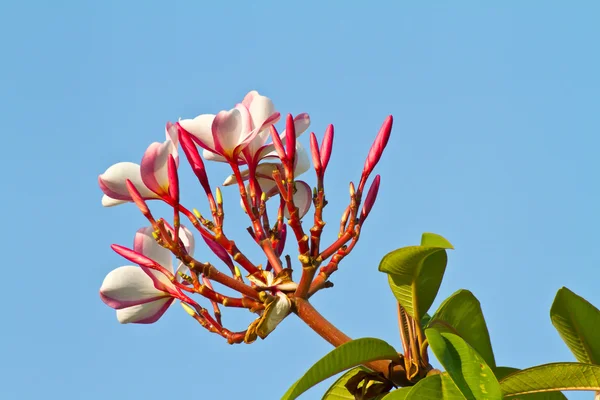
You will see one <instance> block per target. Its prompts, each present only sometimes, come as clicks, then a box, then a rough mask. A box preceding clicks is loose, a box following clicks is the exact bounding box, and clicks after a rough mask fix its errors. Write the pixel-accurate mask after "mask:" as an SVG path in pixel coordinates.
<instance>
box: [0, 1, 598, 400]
mask: <svg viewBox="0 0 600 400" xmlns="http://www.w3.org/2000/svg"><path fill="white" fill-rule="evenodd" d="M253 3H254V4H250V2H241V1H237V2H236V1H232V2H226V3H221V2H210V3H207V2H192V1H189V2H181V1H179V2H175V1H174V2H169V3H168V5H167V2H158V1H149V2H117V1H103V2H75V1H53V2H42V1H37V2H35V1H30V2H5V3H3V4H2V5H1V6H0V13H1V14H2V15H3V22H2V24H0V37H1V39H0V42H1V44H2V53H3V56H4V57H3V62H2V63H1V64H0V107H1V109H2V112H1V113H0V121H1V123H2V127H3V129H4V130H5V132H6V133H7V134H6V137H5V139H4V143H5V147H4V148H5V149H6V150H5V152H4V155H3V156H2V157H1V158H0V165H1V166H2V168H3V170H4V171H6V172H5V173H4V179H5V181H4V182H5V183H4V185H3V187H4V188H5V189H4V193H5V195H4V196H3V201H2V211H3V220H4V224H5V225H4V226H5V230H4V232H3V234H2V238H3V243H4V245H3V248H4V262H3V264H4V265H3V268H4V271H5V275H4V276H5V278H4V285H3V290H2V300H3V303H4V304H5V307H4V311H3V316H2V318H3V323H2V327H3V328H2V339H3V340H2V343H1V344H0V360H2V361H1V362H0V398H2V399H25V400H28V399H39V398H40V397H43V398H46V399H86V400H94V399H106V398H111V399H145V400H153V399H162V398H166V397H167V396H168V398H170V399H176V398H195V399H200V398H204V399H208V398H227V399H233V398H241V397H242V396H243V397H244V398H249V399H263V398H266V399H276V398H278V396H280V395H281V394H283V392H284V391H285V390H286V388H287V387H288V386H289V385H290V384H291V383H293V381H294V380H295V379H297V378H298V377H299V376H300V375H301V374H302V372H303V371H304V370H305V369H306V368H308V367H309V366H310V365H311V364H312V363H313V362H314V361H316V360H317V359H318V358H320V357H321V356H322V355H323V354H324V353H325V352H326V351H328V350H329V349H330V347H329V345H328V344H327V343H325V342H324V341H322V339H320V338H319V337H317V335H316V334H314V333H313V332H312V331H311V330H310V329H309V328H307V327H306V326H305V325H304V324H303V323H302V322H300V321H299V320H298V319H297V318H295V317H290V318H289V319H288V320H286V321H285V323H284V324H282V325H281V326H280V327H279V328H278V329H277V330H276V331H275V332H274V333H273V334H272V335H271V336H270V337H269V338H268V340H266V341H259V342H257V343H255V344H253V345H250V346H247V345H237V346H229V345H226V344H225V343H224V342H223V340H222V339H220V338H219V337H217V336H216V335H212V334H209V333H207V332H206V331H204V330H203V329H202V328H200V327H199V326H198V325H197V324H196V323H195V321H193V320H192V319H191V318H189V317H188V316H187V315H186V314H185V313H183V312H182V311H181V310H180V309H179V308H178V307H174V308H173V309H172V310H170V311H169V312H168V313H167V314H166V315H165V316H164V317H163V318H162V319H161V320H160V321H159V322H158V323H156V324H154V325H150V326H133V325H125V326H124V325H120V324H118V323H117V321H116V319H115V315H114V311H113V310H111V309H110V308H108V307H106V306H105V305H104V304H103V303H102V302H101V301H100V299H99V297H98V289H99V287H100V284H101V282H102V280H103V278H104V276H105V275H106V274H107V273H108V272H109V271H110V270H112V269H114V268H116V267H118V266H120V265H125V264H127V262H126V261H124V260H122V259H120V258H119V256H117V255H116V254H114V253H113V252H112V251H111V250H110V248H109V245H110V244H111V243H121V244H124V245H130V244H131V243H132V240H133V234H134V232H135V230H136V229H137V228H139V227H140V226H142V225H143V224H144V220H143V218H142V217H141V216H140V215H139V213H138V212H137V210H136V209H135V208H134V207H133V206H131V205H125V206H120V207H117V208H112V209H103V208H102V207H101V205H100V198H101V192H100V190H99V189H98V187H97V176H98V174H100V173H102V172H104V170H105V169H106V168H107V167H108V166H110V165H111V164H113V163H116V162H119V161H133V162H139V160H140V159H141V156H142V153H143V151H144V150H145V148H146V146H147V145H148V144H149V143H151V142H154V141H160V140H162V139H163V135H164V130H163V129H164V123H165V122H166V121H169V120H171V121H174V120H177V119H178V118H179V117H194V116H196V115H197V114H201V113H213V112H216V111H219V110H221V109H226V108H230V107H232V106H233V105H234V103H235V102H237V101H239V100H241V98H242V97H243V96H244V94H245V93H246V92H248V91H249V90H252V89H257V90H259V91H260V92H261V93H262V94H265V95H267V96H269V97H271V98H272V99H273V100H274V101H275V104H276V106H277V108H278V110H280V111H281V112H291V113H294V114H297V113H299V112H304V111H305V112H308V113H310V115H311V118H312V126H311V129H312V130H314V131H315V132H316V133H317V135H318V137H319V138H320V137H322V134H323V132H324V129H325V127H326V126H327V124H329V123H333V124H334V125H335V128H336V140H335V145H334V150H333V158H332V161H331V163H330V167H329V175H328V178H327V179H326V186H327V190H328V199H329V200H330V205H329V206H328V208H327V210H326V219H327V220H328V221H329V222H330V225H329V227H330V228H331V229H330V231H329V233H328V235H327V236H326V237H327V238H328V239H329V240H331V239H333V238H334V237H335V233H334V232H333V231H334V230H335V226H336V225H337V222H336V221H337V220H338V218H339V215H340V214H341V212H342V209H343V207H344V206H345V204H346V201H347V184H348V182H349V181H350V180H355V181H356V180H357V179H358V178H359V174H360V171H361V169H362V163H363V160H364V156H365V155H366V153H367V150H368V147H369V146H370V143H371V141H372V139H373V138H374V136H375V134H376V133H377V130H378V128H379V126H380V124H381V122H382V121H383V119H384V118H385V117H386V116H387V115H388V114H393V115H394V118H395V123H394V131H393V136H392V138H391V140H390V142H389V145H388V148H387V151H386V154H385V155H384V157H383V159H382V161H381V163H380V165H379V167H378V169H377V172H378V173H380V174H381V175H382V186H381V190H380V195H379V199H378V201H377V204H376V207H375V209H374V210H373V212H372V214H371V216H370V218H369V220H368V222H367V223H366V225H365V227H364V229H363V234H362V238H361V241H360V243H359V245H358V246H357V248H356V249H355V251H354V252H353V253H352V255H351V256H350V257H348V258H347V259H346V260H345V262H344V263H343V264H342V266H341V268H340V271H338V272H337V273H336V274H335V275H334V276H333V281H334V283H335V288H333V289H330V290H327V291H323V292H321V293H319V294H318V295H317V296H315V298H314V304H315V305H316V306H317V307H318V308H319V310H321V312H322V313H323V314H324V315H325V316H327V317H328V318H330V320H331V321H332V322H333V323H335V324H336V325H337V326H339V327H340V328H341V329H342V330H344V331H345V332H346V333H348V334H349V335H350V336H352V337H356V338H358V337H364V336H375V337H381V338H383V339H385V340H387V341H389V342H390V343H392V344H394V345H396V346H398V347H399V346H400V343H399V337H398V332H397V325H396V317H395V305H394V299H393V296H392V295H391V293H390V292H389V290H388V287H387V281H386V278H385V276H384V275H383V274H381V273H379V272H377V266H378V263H379V260H380V258H381V257H382V256H383V255H385V254H386V253H387V252H389V251H391V250H393V249H395V248H398V247H402V246H406V245H411V244H417V243H418V241H419V238H420V235H421V233H422V232H424V231H431V232H436V233H439V234H442V235H444V236H445V237H447V238H448V239H449V240H450V241H451V242H452V243H453V244H454V245H455V248H456V250H455V251H453V252H452V253H451V255H450V262H449V267H448V270H447V275H446V278H445V280H444V283H443V285H442V288H441V290H440V295H439V297H438V301H436V303H435V304H434V307H436V306H437V305H438V304H439V303H440V301H441V300H442V299H443V298H445V297H446V296H448V295H450V294H451V293H452V292H454V291H455V290H457V289H459V288H467V289H469V290H471V291H472V292H473V293H474V294H475V295H476V296H477V297H478V298H479V299H480V301H481V303H482V307H483V310H484V313H485V315H486V318H487V323H488V327H489V329H490V334H491V337H492V342H493V345H494V349H495V351H496V358H497V361H498V364H501V365H508V366H514V367H526V366H530V365H534V364H540V363H546V362H552V361H561V360H573V357H572V356H571V354H570V352H569V351H568V350H567V348H566V347H565V346H564V345H563V343H562V341H561V340H560V338H559V336H558V334H557V333H556V332H555V331H554V329H553V327H552V325H551V323H550V319H549V307H550V305H551V303H552V299H553V297H554V295H555V293H556V290H557V289H559V288H560V287H561V286H563V285H565V286H567V287H569V288H570V289H571V290H573V291H575V292H576V293H578V294H580V295H582V296H584V297H586V298H587V299H588V300H590V301H591V302H592V303H594V304H596V305H597V306H599V305H600V294H599V293H600V292H599V291H598V290H597V286H598V279H599V278H600V272H599V269H598V268H599V266H600V253H598V252H597V251H595V248H596V247H597V243H598V235H599V233H598V230H597V229H596V227H597V226H598V225H599V224H600V216H599V213H598V211H597V210H598V204H600V191H599V190H598V184H597V182H598V178H597V171H598V169H599V161H598V158H597V151H598V150H597V149H598V146H599V145H600V142H599V140H598V132H599V128H600V113H598V106H599V104H600V102H599V98H598V96H599V93H600V75H599V73H598V71H600V56H599V55H598V52H597V51H596V49H597V44H598V39H599V38H600V36H599V35H600V27H599V26H598V24H597V15H598V12H600V7H599V5H598V3H597V2H591V1H588V2H583V1H582V2H578V3H577V6H573V5H571V6H568V5H565V4H564V3H562V2H558V1H544V2H542V1H530V2H526V4H525V3H524V2H521V3H518V2H511V3H510V4H509V3H508V2H503V3H502V4H499V3H495V4H494V5H491V4H489V3H483V2H469V1H464V2H461V3H460V4H458V5H457V4H454V5H453V6H450V5H449V4H448V3H445V2H431V3H430V4H429V5H420V6H415V5H410V4H408V2H392V1H382V2H378V3H377V4H373V5H370V6H368V7H367V6H364V5H363V6H359V5H358V3H356V5H353V4H349V3H348V2H341V1H332V2H328V3H327V4H322V2H317V1H303V2H301V3H299V2H298V3H292V2H287V3H286V2H275V1H265V2H260V3H259V2H253ZM323 3H324V2H323ZM413 4H416V3H413ZM301 140H302V141H303V143H305V144H308V136H307V135H305V136H303V137H302V138H301ZM210 172H211V174H212V176H213V182H215V183H218V182H220V180H221V179H223V178H224V177H225V175H226V171H225V170H224V169H223V168H221V167H220V166H211V170H210ZM186 173H187V175H185V174H184V176H183V177H182V186H183V190H184V191H185V190H187V191H188V192H187V193H184V196H187V198H189V199H190V201H191V202H196V203H194V205H196V206H197V207H200V208H202V207H204V204H203V203H201V197H199V196H198V194H199V192H200V187H199V186H197V185H196V184H195V182H194V181H193V180H192V179H191V176H190V174H189V173H188V172H186ZM309 181H310V182H311V183H312V182H314V179H313V178H312V176H310V175H309ZM225 194H226V202H228V204H226V207H227V206H229V208H228V209H227V210H230V211H228V212H230V214H228V218H227V223H228V224H229V225H228V226H229V230H230V231H231V232H234V231H235V232H236V234H235V235H234V237H235V238H237V239H238V240H239V241H240V242H241V243H243V244H242V247H243V248H246V249H249V253H250V254H252V255H254V257H257V260H259V261H257V262H262V261H260V258H258V256H259V253H258V252H257V251H255V250H252V246H251V243H250V242H249V241H248V240H247V236H246V235H244V232H243V229H242V228H243V227H245V226H246V221H245V220H243V218H242V217H243V215H242V213H241V211H240V210H239V207H238V205H237V204H238V202H237V200H236V199H235V197H234V195H235V193H234V191H233V190H229V189H228V190H226V191H225ZM159 209H160V208H159ZM289 248H293V246H292V245H290V246H289ZM253 251H254V252H253ZM224 319H225V322H226V324H228V325H230V326H231V327H232V328H234V329H241V328H243V326H244V324H246V323H248V322H249V320H248V315H246V314H244V313H240V312H237V313H236V312H233V313H227V314H225V316H224ZM324 388H325V386H320V387H319V388H317V389H315V390H313V391H311V392H309V393H307V394H306V396H305V397H304V398H306V399H318V398H320V397H319V395H320V394H321V393H322V392H323V390H324ZM570 398H591V394H585V395H577V396H575V395H573V396H571V395H570Z"/></svg>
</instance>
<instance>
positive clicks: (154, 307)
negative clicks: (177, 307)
mask: <svg viewBox="0 0 600 400" xmlns="http://www.w3.org/2000/svg"><path fill="white" fill-rule="evenodd" d="M172 302H173V298H170V297H165V298H163V299H160V300H156V301H153V302H150V303H146V304H140V305H137V306H133V307H128V308H124V309H122V310H117V319H118V320H119V322H120V323H122V324H129V323H138V324H150V323H153V322H156V321H157V320H158V319H159V318H160V317H161V316H162V315H163V314H164V313H165V311H166V310H167V309H168V308H169V306H170V305H171V303H172Z"/></svg>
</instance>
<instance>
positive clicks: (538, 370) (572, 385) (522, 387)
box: [500, 363, 600, 398]
mask: <svg viewBox="0 0 600 400" xmlns="http://www.w3.org/2000/svg"><path fill="white" fill-rule="evenodd" d="M500 388H501V389H502V393H503V394H504V397H505V398H510V397H514V396H520V395H523V394H528V393H541V392H553V391H559V390H600V366H598V365H591V364H580V363H553V364H544V365H538V366H537V367H532V368H527V369H523V370H521V371H518V372H514V373H512V374H510V375H508V376H506V377H505V378H503V379H501V380H500Z"/></svg>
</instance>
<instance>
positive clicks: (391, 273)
mask: <svg viewBox="0 0 600 400" xmlns="http://www.w3.org/2000/svg"><path fill="white" fill-rule="evenodd" d="M421 240H422V243H425V244H427V245H421V246H409V247H403V248H401V249H397V250H394V251H392V252H391V253H388V254H387V255H385V256H384V257H383V259H382V260H381V263H380V264H379V271H381V272H385V273H387V274H388V279H389V283H390V287H391V289H392V292H393V293H394V296H395V297H396V299H397V300H398V302H399V303H400V304H401V305H402V307H404V309H405V310H406V312H407V313H408V314H409V315H410V316H411V317H413V318H414V319H416V320H420V319H421V317H422V316H423V314H425V313H426V312H427V310H429V307H431V304H432V303H433V301H434V300H435V296H436V295H437V292H438V290H439V288H440V285H441V283H442V278H443V277H444V272H445V271H446V264H447V262H448V256H447V254H446V250H445V249H451V248H452V245H451V244H450V243H449V242H448V241H447V240H446V239H444V238H443V237H441V236H439V235H435V234H433V233H426V234H423V238H422V239H421Z"/></svg>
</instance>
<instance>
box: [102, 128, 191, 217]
mask: <svg viewBox="0 0 600 400" xmlns="http://www.w3.org/2000/svg"><path fill="white" fill-rule="evenodd" d="M165 131H166V132H165V134H166V137H167V140H166V141H165V142H163V143H158V142H155V143H152V144H151V145H150V146H149V147H148V149H147V150H146V152H145V153H144V157H143V158H142V162H141V165H138V164H135V163H132V162H120V163H117V164H114V165H112V166H110V167H109V168H108V169H107V170H106V171H105V172H104V173H103V174H102V175H100V176H99V177H98V184H99V185H100V189H101V190H102V192H104V196H103V197H102V205H103V206H104V207H112V206H116V205H118V204H123V203H127V202H131V201H132V199H131V195H130V194H129V191H128V190H127V184H126V181H127V180H130V181H131V182H132V183H133V185H134V186H135V187H136V189H137V190H138V191H139V192H140V194H141V195H142V197H143V198H144V199H146V200H149V199H165V200H168V199H169V177H168V173H167V162H168V159H169V155H173V157H174V159H175V161H176V163H179V156H178V152H177V146H178V144H179V139H178V134H177V127H176V126H175V125H173V124H171V123H168V124H167V127H166V129H165Z"/></svg>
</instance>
